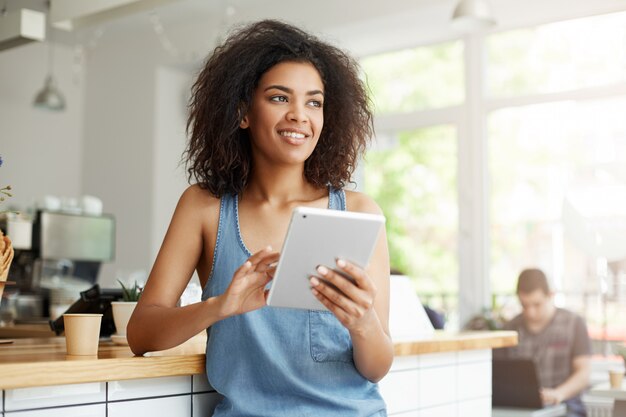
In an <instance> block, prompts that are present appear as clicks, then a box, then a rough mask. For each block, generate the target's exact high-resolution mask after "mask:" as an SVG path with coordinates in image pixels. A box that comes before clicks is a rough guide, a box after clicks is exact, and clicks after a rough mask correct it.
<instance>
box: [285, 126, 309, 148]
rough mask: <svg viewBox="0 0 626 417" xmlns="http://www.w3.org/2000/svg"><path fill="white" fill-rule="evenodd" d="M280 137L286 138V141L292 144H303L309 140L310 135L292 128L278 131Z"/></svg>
mask: <svg viewBox="0 0 626 417" xmlns="http://www.w3.org/2000/svg"><path fill="white" fill-rule="evenodd" d="M278 134H279V135H280V137H282V138H283V139H285V141H286V142H287V143H289V144H292V145H301V144H303V143H304V142H306V141H307V139H308V138H309V136H310V135H307V134H305V133H302V132H294V131H292V130H280V131H279V132H278Z"/></svg>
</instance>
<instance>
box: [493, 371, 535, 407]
mask: <svg viewBox="0 0 626 417" xmlns="http://www.w3.org/2000/svg"><path fill="white" fill-rule="evenodd" d="M491 370H492V373H491V374H492V379H491V381H492V391H491V393H492V394H491V402H492V405H493V406H494V407H511V408H532V409H539V408H543V403H542V401H541V395H540V386H539V378H538V377H537V370H536V369H535V363H534V362H533V361H532V359H494V360H493V364H492V369H491Z"/></svg>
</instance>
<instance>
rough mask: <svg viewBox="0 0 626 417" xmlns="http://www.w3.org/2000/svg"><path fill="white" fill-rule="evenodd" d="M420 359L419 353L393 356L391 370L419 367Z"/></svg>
mask: <svg viewBox="0 0 626 417" xmlns="http://www.w3.org/2000/svg"><path fill="white" fill-rule="evenodd" d="M419 364H420V361H419V356H418V355H411V356H396V357H394V358H393V363H392V364H391V369H390V370H389V372H393V371H401V370H406V369H417V368H418V367H419Z"/></svg>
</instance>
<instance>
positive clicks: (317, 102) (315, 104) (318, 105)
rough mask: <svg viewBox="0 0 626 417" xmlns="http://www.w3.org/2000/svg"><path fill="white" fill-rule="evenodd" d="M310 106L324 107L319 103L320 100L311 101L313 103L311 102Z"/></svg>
mask: <svg viewBox="0 0 626 417" xmlns="http://www.w3.org/2000/svg"><path fill="white" fill-rule="evenodd" d="M309 104H310V105H311V106H313V107H322V106H323V104H322V102H321V101H319V100H311V101H309Z"/></svg>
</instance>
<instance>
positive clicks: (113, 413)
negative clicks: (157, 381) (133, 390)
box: [107, 395, 191, 417]
mask: <svg viewBox="0 0 626 417" xmlns="http://www.w3.org/2000/svg"><path fill="white" fill-rule="evenodd" d="M107 407H108V417H139V416H150V417H172V416H191V395H181V396H177V397H162V398H150V399H145V400H132V401H119V402H110V403H108V404H107Z"/></svg>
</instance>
